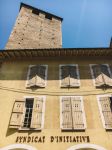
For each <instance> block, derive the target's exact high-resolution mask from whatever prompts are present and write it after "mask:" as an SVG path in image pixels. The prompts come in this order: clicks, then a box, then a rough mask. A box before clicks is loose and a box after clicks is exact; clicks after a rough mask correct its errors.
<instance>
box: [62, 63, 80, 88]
mask: <svg viewBox="0 0 112 150" xmlns="http://www.w3.org/2000/svg"><path fill="white" fill-rule="evenodd" d="M59 73H60V74H59V76H60V86H61V87H79V86H80V80H79V71H78V65H76V64H69V65H60V71H59Z"/></svg>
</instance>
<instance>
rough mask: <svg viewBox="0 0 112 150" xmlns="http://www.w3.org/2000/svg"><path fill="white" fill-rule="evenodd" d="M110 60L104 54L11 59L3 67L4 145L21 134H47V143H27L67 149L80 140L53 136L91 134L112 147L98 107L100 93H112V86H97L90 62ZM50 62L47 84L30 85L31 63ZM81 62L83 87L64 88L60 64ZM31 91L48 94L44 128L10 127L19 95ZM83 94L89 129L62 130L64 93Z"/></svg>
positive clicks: (0, 129) (0, 136) (0, 110)
mask: <svg viewBox="0 0 112 150" xmlns="http://www.w3.org/2000/svg"><path fill="white" fill-rule="evenodd" d="M95 63H100V64H109V65H112V62H111V59H108V58H107V59H105V60H104V58H84V57H82V58H76V57H71V58H69V59H68V58H60V59H59V58H57V59H56V58H43V59H37V60H29V61H28V60H26V61H23V60H22V61H7V62H4V63H3V64H2V66H1V69H0V118H1V121H0V147H5V146H8V145H10V144H14V143H15V140H16V138H17V136H39V137H40V136H46V141H45V143H24V144H30V145H32V146H34V147H36V148H37V149H38V150H49V148H50V149H54V150H67V149H68V148H69V147H71V146H73V145H76V144H79V143H72V142H71V143H70V142H69V143H67V142H65V143H58V144H57V143H56V142H53V143H51V142H50V140H49V137H50V136H89V137H90V143H92V144H97V145H100V146H102V147H104V148H105V149H107V150H112V142H111V139H112V132H111V131H105V129H104V128H103V125H102V122H101V117H100V113H99V109H98V103H97V99H96V96H97V95H100V94H107V93H109V94H110V93H112V89H111V88H110V89H100V88H99V89H96V87H94V86H93V82H92V78H91V73H90V68H89V64H95ZM34 64H46V65H48V80H47V86H46V87H45V88H38V89H33V90H31V89H26V87H25V83H26V77H27V70H28V66H29V65H34ZM60 64H78V65H79V73H80V78H81V80H80V81H81V86H80V88H60V86H59V65H60ZM28 95H30V96H31V95H32V96H34V95H46V107H45V125H44V129H43V130H42V131H41V132H36V131H35V132H33V131H17V130H15V129H9V128H8V123H9V119H10V115H11V111H12V107H13V103H14V100H15V99H16V98H22V97H23V96H28ZM64 95H80V96H83V100H84V109H85V114H86V122H87V129H86V131H85V132H62V131H61V130H60V101H59V99H60V96H64Z"/></svg>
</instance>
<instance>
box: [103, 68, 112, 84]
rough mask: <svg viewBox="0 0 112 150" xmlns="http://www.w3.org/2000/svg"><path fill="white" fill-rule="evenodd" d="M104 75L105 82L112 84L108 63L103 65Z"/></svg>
mask: <svg viewBox="0 0 112 150" xmlns="http://www.w3.org/2000/svg"><path fill="white" fill-rule="evenodd" d="M101 70H102V75H103V78H104V82H105V84H106V85H109V86H112V79H111V77H110V73H109V70H108V66H107V65H101Z"/></svg>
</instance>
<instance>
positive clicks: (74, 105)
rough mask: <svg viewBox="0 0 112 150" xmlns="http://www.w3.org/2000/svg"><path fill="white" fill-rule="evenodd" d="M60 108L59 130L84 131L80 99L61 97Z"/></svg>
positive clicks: (84, 123)
mask: <svg viewBox="0 0 112 150" xmlns="http://www.w3.org/2000/svg"><path fill="white" fill-rule="evenodd" d="M60 104H61V105H60V106H61V111H60V113H61V114H60V115H61V129H62V130H84V129H85V128H86V121H85V113H84V107H83V100H82V97H79V96H63V97H61V101H60Z"/></svg>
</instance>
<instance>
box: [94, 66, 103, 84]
mask: <svg viewBox="0 0 112 150" xmlns="http://www.w3.org/2000/svg"><path fill="white" fill-rule="evenodd" d="M92 70H93V74H94V78H95V85H96V86H101V85H104V80H103V78H102V72H101V67H100V65H94V66H92Z"/></svg>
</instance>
